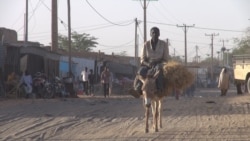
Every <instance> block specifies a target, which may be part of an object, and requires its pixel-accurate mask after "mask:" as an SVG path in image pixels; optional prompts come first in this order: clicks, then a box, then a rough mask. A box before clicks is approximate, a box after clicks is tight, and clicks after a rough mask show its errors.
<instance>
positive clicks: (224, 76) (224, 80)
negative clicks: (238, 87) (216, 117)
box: [218, 67, 230, 96]
mask: <svg viewBox="0 0 250 141" xmlns="http://www.w3.org/2000/svg"><path fill="white" fill-rule="evenodd" d="M229 80H230V78H229V72H228V71H227V68H226V67H223V68H222V70H221V72H220V76H219V79H218V88H219V89H220V90H221V95H220V96H225V95H226V94H227V90H228V89H229V83H230V82H229Z"/></svg>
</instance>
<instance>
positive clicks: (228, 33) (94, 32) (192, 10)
mask: <svg viewBox="0 0 250 141" xmlns="http://www.w3.org/2000/svg"><path fill="white" fill-rule="evenodd" d="M142 3H143V2H142V1H139V0H88V1H87V0H71V27H72V31H77V32H78V33H88V34H90V35H91V36H94V37H97V38H98V40H97V42H98V43H99V45H98V47H97V48H95V49H94V50H95V51H98V50H101V51H104V52H105V53H106V54H111V53H112V52H114V53H120V52H122V51H126V52H127V54H128V55H129V56H134V44H135V43H134V38H135V23H134V19H135V18H137V19H138V20H139V21H141V23H140V24H139V28H138V34H139V48H141V46H142V44H143V8H142ZM147 5H148V6H147V39H150V36H149V30H150V28H151V27H153V26H157V27H159V28H160V31H161V36H160V38H161V39H163V40H166V39H167V38H168V39H169V40H170V43H171V46H170V54H171V55H174V54H175V55H176V56H183V55H184V31H183V28H180V27H177V26H176V25H177V24H178V25H181V26H182V25H183V24H186V25H190V26H191V25H193V24H195V26H194V27H191V28H189V29H188V32H187V41H188V42H187V57H188V60H189V61H190V60H192V58H193V57H194V56H195V55H196V50H195V46H196V45H197V46H198V55H199V56H201V58H202V59H204V58H205V57H206V54H211V47H210V44H211V37H209V36H205V33H206V34H212V33H215V34H217V33H219V36H215V39H214V56H215V57H217V53H216V52H217V51H220V49H221V47H222V40H225V47H226V48H227V49H232V48H233V47H235V45H234V44H233V40H232V39H233V38H234V37H237V38H241V37H242V35H244V31H245V30H246V28H247V27H250V20H249V19H250V0H158V1H156V0H152V1H148V2H147ZM0 11H1V12H0V19H1V22H0V27H5V28H10V29H14V30H16V31H17V32H18V40H23V38H24V36H23V35H24V24H23V23H24V13H25V0H0ZM28 14H29V37H28V38H29V41H38V42H40V43H42V44H44V45H49V43H51V32H50V30H51V0H29V13H28ZM67 21H68V18H67V0H58V31H59V33H60V34H64V35H67V32H68V31H67V27H68V24H67V23H68V22H67ZM174 50H175V51H174Z"/></svg>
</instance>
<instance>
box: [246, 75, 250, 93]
mask: <svg viewBox="0 0 250 141" xmlns="http://www.w3.org/2000/svg"><path fill="white" fill-rule="evenodd" d="M246 88H247V93H249V94H250V77H248V78H247V83H246Z"/></svg>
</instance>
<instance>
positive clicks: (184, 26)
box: [177, 24, 194, 65]
mask: <svg viewBox="0 0 250 141" xmlns="http://www.w3.org/2000/svg"><path fill="white" fill-rule="evenodd" d="M177 27H183V28H184V35H185V36H184V40H185V65H187V28H189V27H194V24H193V25H192V26H187V25H186V24H183V26H179V25H177Z"/></svg>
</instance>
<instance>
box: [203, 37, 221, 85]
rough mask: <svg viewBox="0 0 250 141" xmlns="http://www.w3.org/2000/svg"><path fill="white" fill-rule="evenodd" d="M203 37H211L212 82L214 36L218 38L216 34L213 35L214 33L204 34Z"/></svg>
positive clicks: (212, 74) (212, 77) (212, 75)
mask: <svg viewBox="0 0 250 141" xmlns="http://www.w3.org/2000/svg"><path fill="white" fill-rule="evenodd" d="M205 36H210V37H211V80H212V81H213V79H214V73H213V57H214V56H213V54H214V53H213V52H214V36H219V33H217V34H215V33H212V34H206V33H205Z"/></svg>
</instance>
